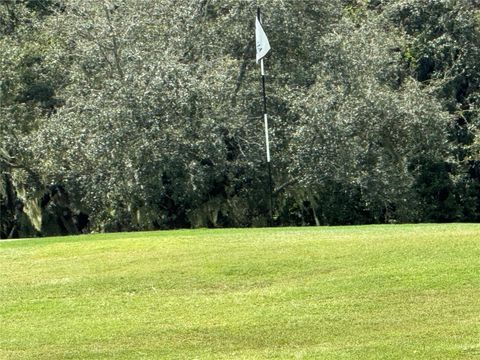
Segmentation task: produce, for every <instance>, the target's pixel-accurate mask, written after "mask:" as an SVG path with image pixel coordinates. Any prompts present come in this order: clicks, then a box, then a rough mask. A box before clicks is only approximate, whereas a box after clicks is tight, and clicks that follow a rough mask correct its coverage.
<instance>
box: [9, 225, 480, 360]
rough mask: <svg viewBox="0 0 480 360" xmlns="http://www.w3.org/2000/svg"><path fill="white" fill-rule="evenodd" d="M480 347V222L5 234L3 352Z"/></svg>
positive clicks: (435, 350)
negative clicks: (62, 235) (57, 235)
mask: <svg viewBox="0 0 480 360" xmlns="http://www.w3.org/2000/svg"><path fill="white" fill-rule="evenodd" d="M84 358H89V359H106V358H111V359H403V358H408V359H476V358H479V359H480V224H462V225H461V224H458V225H457V224H455V225H394V226H362V227H332V228H279V229H244V230H238V229H232V230H191V231H190V230H188V231H166V232H150V233H146V232H145V233H122V234H101V235H85V236H76V237H66V238H48V239H32V240H18V241H4V242H0V359H36V360H39V359H84Z"/></svg>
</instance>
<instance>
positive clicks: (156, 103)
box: [0, 0, 480, 238]
mask: <svg viewBox="0 0 480 360" xmlns="http://www.w3.org/2000/svg"><path fill="white" fill-rule="evenodd" d="M257 5H259V6H261V8H262V14H263V22H264V28H265V31H266V33H267V36H268V37H269V41H270V44H271V47H272V50H271V52H270V53H269V54H268V55H267V57H266V58H265V68H266V73H267V82H266V86H267V96H268V110H269V118H270V119H271V122H272V124H271V125H272V126H271V133H270V138H271V154H272V165H273V169H272V171H273V181H274V186H273V196H274V197H273V200H274V201H273V203H274V211H273V213H274V218H273V224H272V225H280V226H285V225H340V224H367V223H395V222H451V221H470V222H476V221H479V220H480V181H479V180H480V132H479V131H480V130H479V129H480V114H479V109H480V61H479V59H480V4H479V2H478V1H476V0H458V1H456V0H439V1H420V0H331V1H316V0H303V1H297V0H270V1H261V0H257V1H255V0H244V1H236V0H199V1H188V0H163V1H156V0H102V1H93V0H92V1H84V0H2V1H1V2H0V54H2V55H1V57H0V74H1V78H0V81H1V82H0V122H1V145H0V170H1V174H0V210H1V218H0V226H1V230H0V234H1V237H2V238H13V237H28V236H46V235H54V234H75V233H81V232H87V231H88V232H90V231H124V230H150V229H169V228H183V227H233V226H236V227H244V226H265V225H268V224H269V211H268V206H269V198H268V173H267V168H266V166H265V150H264V147H265V144H264V133H263V120H262V99H261V84H260V76H259V71H260V70H259V68H258V66H257V65H256V64H255V43H254V42H255V40H254V19H255V14H256V7H257Z"/></svg>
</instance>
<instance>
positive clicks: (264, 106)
mask: <svg viewBox="0 0 480 360" xmlns="http://www.w3.org/2000/svg"><path fill="white" fill-rule="evenodd" d="M257 17H258V21H259V22H260V23H261V20H260V7H257ZM260 71H261V75H262V95H263V121H264V124H265V147H266V150H267V167H268V188H269V215H270V219H269V222H270V224H269V225H270V226H272V225H273V187H272V166H271V162H270V141H269V138H268V116H267V93H266V91H265V68H264V66H263V57H262V58H261V59H260Z"/></svg>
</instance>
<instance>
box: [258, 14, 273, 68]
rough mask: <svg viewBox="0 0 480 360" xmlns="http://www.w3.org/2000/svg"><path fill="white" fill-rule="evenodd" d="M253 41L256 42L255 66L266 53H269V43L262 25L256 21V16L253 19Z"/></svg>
mask: <svg viewBox="0 0 480 360" xmlns="http://www.w3.org/2000/svg"><path fill="white" fill-rule="evenodd" d="M255 39H256V42H257V64H258V62H259V61H260V59H262V58H263V57H264V56H265V55H267V53H268V52H269V51H270V43H269V42H268V39H267V35H266V34H265V31H263V27H262V24H260V21H259V20H258V16H256V17H255Z"/></svg>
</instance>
